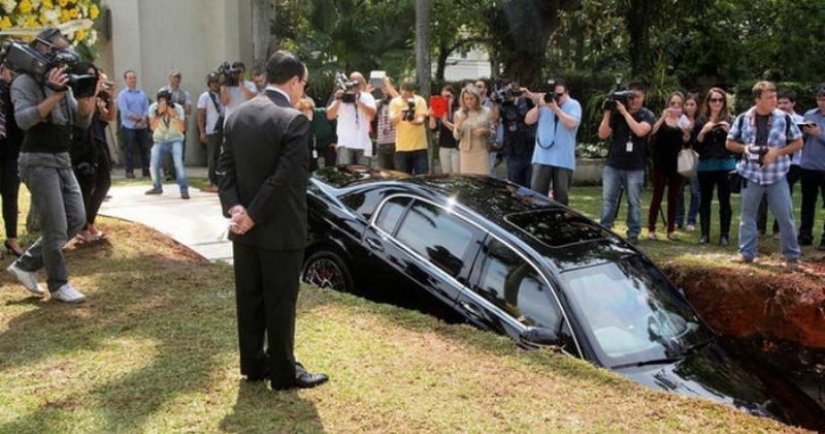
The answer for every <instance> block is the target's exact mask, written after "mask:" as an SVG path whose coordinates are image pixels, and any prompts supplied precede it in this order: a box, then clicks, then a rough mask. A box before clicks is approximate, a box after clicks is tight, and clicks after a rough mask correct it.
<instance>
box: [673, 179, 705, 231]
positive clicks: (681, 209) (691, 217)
mask: <svg viewBox="0 0 825 434" xmlns="http://www.w3.org/2000/svg"><path fill="white" fill-rule="evenodd" d="M685 185H690V205H689V206H688V212H687V224H689V225H694V226H695V225H696V214H697V213H698V212H699V203H700V201H701V197H702V196H701V194H702V193H701V190H700V189H699V177H698V176H696V175H694V176H691V177H690V178H688V180H687V182H685V183H684V184H682V188H681V189H679V199H677V201H676V205H677V207H676V226H678V227H682V226H683V224H684V222H685Z"/></svg>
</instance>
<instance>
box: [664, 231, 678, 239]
mask: <svg viewBox="0 0 825 434" xmlns="http://www.w3.org/2000/svg"><path fill="white" fill-rule="evenodd" d="M667 239H669V240H670V241H679V237H677V236H676V232H668V233H667Z"/></svg>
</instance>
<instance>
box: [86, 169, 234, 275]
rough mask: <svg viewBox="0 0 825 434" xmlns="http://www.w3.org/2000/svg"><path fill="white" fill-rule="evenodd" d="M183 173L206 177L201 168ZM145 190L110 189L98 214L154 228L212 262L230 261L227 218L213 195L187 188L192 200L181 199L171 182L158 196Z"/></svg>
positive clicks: (130, 187)
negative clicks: (147, 193)
mask: <svg viewBox="0 0 825 434" xmlns="http://www.w3.org/2000/svg"><path fill="white" fill-rule="evenodd" d="M199 169H200V170H199ZM115 170H117V169H115ZM186 170H187V175H188V176H190V177H192V176H197V177H205V175H206V174H205V169H203V168H189V167H187V168H186ZM201 171H203V172H204V173H200V172H201ZM113 177H114V178H115V179H117V178H118V177H120V178H122V174H121V175H120V176H118V175H117V174H116V173H113ZM149 188H151V186H150V185H147V184H142V185H126V186H113V187H112V188H111V189H110V190H109V195H110V196H112V197H111V199H109V200H107V201H106V202H104V203H103V206H101V208H100V214H101V215H104V216H107V217H116V218H120V219H124V220H129V221H133V222H136V223H140V224H143V225H145V226H148V227H151V228H153V229H156V230H158V231H160V232H162V233H165V234H167V235H169V236H170V237H172V238H173V239H174V240H176V241H177V242H179V243H181V244H184V245H186V246H188V247H189V248H191V249H193V250H194V251H195V252H197V253H198V254H200V255H201V256H203V257H205V258H206V259H208V260H210V261H212V262H217V261H224V262H231V261H232V244H231V243H230V242H229V241H228V240H227V239H226V228H227V219H225V218H224V217H223V216H222V215H221V206H220V202H219V201H218V195H217V194H215V193H204V192H201V191H198V190H197V189H192V188H190V189H189V194H190V196H191V197H192V198H191V199H189V200H183V199H181V198H180V190H179V189H178V186H177V184H175V183H174V182H171V183H169V182H167V183H164V185H163V194H162V195H160V196H147V195H146V194H144V192H145V191H146V190H148V189H149Z"/></svg>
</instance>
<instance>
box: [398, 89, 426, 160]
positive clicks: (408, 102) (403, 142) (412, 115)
mask: <svg viewBox="0 0 825 434" xmlns="http://www.w3.org/2000/svg"><path fill="white" fill-rule="evenodd" d="M428 113H429V111H428V109H427V102H426V101H424V98H422V97H420V96H418V95H416V94H415V83H413V82H411V81H405V82H404V83H402V84H401V94H400V95H399V96H397V97H395V98H394V99H393V100H392V102H391V103H390V123H392V124H393V125H395V128H396V131H395V169H396V170H399V171H401V172H405V173H409V174H413V175H425V174H427V173H429V171H430V162H429V158H428V155H427V149H428V142H427V129H426V127H425V126H424V121H425V120H426V119H427V114H428Z"/></svg>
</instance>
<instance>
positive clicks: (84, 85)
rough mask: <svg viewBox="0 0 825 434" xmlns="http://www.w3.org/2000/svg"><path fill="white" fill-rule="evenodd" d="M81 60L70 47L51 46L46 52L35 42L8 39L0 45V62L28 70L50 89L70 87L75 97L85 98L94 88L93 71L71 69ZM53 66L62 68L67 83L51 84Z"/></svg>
mask: <svg viewBox="0 0 825 434" xmlns="http://www.w3.org/2000/svg"><path fill="white" fill-rule="evenodd" d="M79 62H80V58H79V57H78V55H77V54H76V53H75V52H74V51H71V50H66V49H61V50H52V51H50V52H49V53H47V54H44V53H41V52H40V51H38V50H37V49H36V48H35V47H34V46H32V45H29V44H25V43H23V42H20V41H15V40H9V41H6V42H4V43H3V45H0V63H2V64H3V65H5V66H6V67H7V68H9V69H11V70H12V71H14V72H15V73H17V74H28V75H30V76H31V77H33V78H34V79H35V80H36V81H37V82H38V83H40V84H46V85H47V86H49V87H50V88H51V89H52V90H54V91H57V92H65V91H67V90H68V89H69V88H71V89H72V93H73V94H74V96H75V98H88V97H90V96H93V95H94V94H95V92H96V90H97V80H98V77H97V75H96V74H88V73H86V71H76V72H80V73H79V74H76V73H74V72H75V71H72V70H71V69H72V68H74V67H75V66H76V65H77V64H78V63H79ZM52 68H62V69H63V71H65V72H66V77H67V78H68V79H69V82H68V85H67V86H54V85H52V84H51V83H47V82H46V80H47V76H48V73H49V71H50V70H52Z"/></svg>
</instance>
